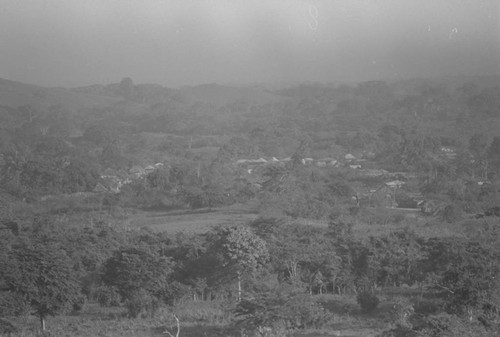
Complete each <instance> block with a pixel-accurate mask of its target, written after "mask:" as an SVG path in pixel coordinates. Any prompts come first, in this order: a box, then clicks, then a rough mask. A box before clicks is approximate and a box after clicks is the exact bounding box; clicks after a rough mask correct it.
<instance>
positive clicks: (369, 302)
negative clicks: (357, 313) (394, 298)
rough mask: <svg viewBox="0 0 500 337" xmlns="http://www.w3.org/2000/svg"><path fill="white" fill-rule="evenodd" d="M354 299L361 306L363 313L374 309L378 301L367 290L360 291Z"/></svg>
mask: <svg viewBox="0 0 500 337" xmlns="http://www.w3.org/2000/svg"><path fill="white" fill-rule="evenodd" d="M356 300H357V302H358V304H359V306H360V307H361V311H363V312H364V313H370V312H372V311H373V310H375V309H376V308H377V306H378V304H379V302H380V301H379V299H378V297H377V296H375V294H373V293H371V292H368V291H363V292H360V293H359V294H358V296H357V297H356Z"/></svg>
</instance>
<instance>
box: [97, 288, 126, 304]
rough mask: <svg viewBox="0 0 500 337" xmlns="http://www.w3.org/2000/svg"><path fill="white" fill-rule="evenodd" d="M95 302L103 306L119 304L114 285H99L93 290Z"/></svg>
mask: <svg viewBox="0 0 500 337" xmlns="http://www.w3.org/2000/svg"><path fill="white" fill-rule="evenodd" d="M94 297H95V299H96V300H97V303H99V305H101V306H103V307H115V306H118V305H120V302H121V301H120V294H119V293H118V290H117V289H116V288H115V287H108V286H101V287H99V288H97V289H95V291H94Z"/></svg>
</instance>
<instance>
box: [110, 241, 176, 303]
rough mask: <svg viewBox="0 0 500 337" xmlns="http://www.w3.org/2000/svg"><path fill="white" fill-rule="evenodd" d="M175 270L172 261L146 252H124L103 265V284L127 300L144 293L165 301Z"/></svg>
mask: <svg viewBox="0 0 500 337" xmlns="http://www.w3.org/2000/svg"><path fill="white" fill-rule="evenodd" d="M172 268H173V264H172V262H171V261H170V259H168V258H166V257H161V256H159V255H158V254H156V253H154V252H151V251H148V250H147V249H145V248H122V249H120V250H118V251H116V252H115V253H114V254H113V256H112V257H111V258H109V259H108V260H107V261H106V262H105V263H104V266H103V281H104V283H106V285H108V286H112V287H116V288H117V289H118V291H119V293H120V295H121V296H122V298H124V299H127V300H133V298H134V296H136V294H138V293H140V292H144V291H145V292H146V293H147V294H149V295H150V296H155V297H158V298H161V299H163V300H165V301H166V300H168V299H169V296H168V286H169V281H170V276H171V274H172V271H173V269H172Z"/></svg>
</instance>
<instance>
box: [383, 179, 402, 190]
mask: <svg viewBox="0 0 500 337" xmlns="http://www.w3.org/2000/svg"><path fill="white" fill-rule="evenodd" d="M404 184H405V182H404V181H401V180H393V181H389V182H386V183H385V185H386V186H388V187H392V188H401V186H403V185H404Z"/></svg>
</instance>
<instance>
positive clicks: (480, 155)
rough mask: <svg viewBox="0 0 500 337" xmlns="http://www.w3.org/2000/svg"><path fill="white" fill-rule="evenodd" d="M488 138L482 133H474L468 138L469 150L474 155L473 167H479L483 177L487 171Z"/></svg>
mask: <svg viewBox="0 0 500 337" xmlns="http://www.w3.org/2000/svg"><path fill="white" fill-rule="evenodd" d="M487 150H488V140H487V138H486V136H485V135H484V133H475V134H474V135H473V136H472V137H471V138H470V140H469V151H470V152H471V154H472V156H473V157H474V168H475V169H479V171H480V173H481V175H482V177H483V178H486V175H487V173H488V156H487V154H488V153H487Z"/></svg>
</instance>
